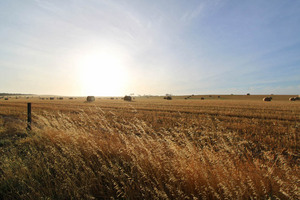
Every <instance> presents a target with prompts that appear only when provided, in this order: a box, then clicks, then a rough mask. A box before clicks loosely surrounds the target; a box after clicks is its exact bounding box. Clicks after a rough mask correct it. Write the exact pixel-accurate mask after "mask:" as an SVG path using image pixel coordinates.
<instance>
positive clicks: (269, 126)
mask: <svg viewBox="0 0 300 200" xmlns="http://www.w3.org/2000/svg"><path fill="white" fill-rule="evenodd" d="M201 97H204V98H205V100H201ZM184 98H185V96H180V97H174V98H173V100H171V101H168V100H164V99H163V98H162V97H140V98H138V97H137V98H135V99H134V101H132V102H125V101H123V100H122V99H120V98H118V99H116V98H114V99H113V100H112V99H109V98H101V99H100V98H96V101H95V102H92V103H86V102H85V99H84V98H76V99H72V100H70V99H68V98H65V99H64V100H57V99H55V100H49V98H48V99H47V98H46V97H45V100H41V99H40V98H38V97H33V98H29V99H26V98H18V99H15V98H10V99H9V100H8V101H5V100H3V99H1V100H0V153H1V159H0V199H300V170H299V166H300V160H299V158H300V152H299V133H300V102H299V101H295V102H290V101H288V98H289V96H284V95H282V96H278V95H274V96H273V100H272V101H271V102H263V101H262V96H259V95H256V96H255V95H250V96H246V95H244V96H242V95H240V96H238V95H223V96H222V95H220V97H218V95H211V96H209V95H206V96H197V95H195V96H192V97H191V98H189V99H187V100H186V99H184ZM27 102H31V103H32V121H33V122H32V131H26V117H27V115H26V114H27V110H26V106H27V105H26V103H27Z"/></svg>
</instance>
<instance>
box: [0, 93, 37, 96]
mask: <svg viewBox="0 0 300 200" xmlns="http://www.w3.org/2000/svg"><path fill="white" fill-rule="evenodd" d="M17 95H18V96H20V95H32V94H21V93H0V96H17Z"/></svg>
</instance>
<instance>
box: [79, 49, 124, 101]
mask: <svg viewBox="0 0 300 200" xmlns="http://www.w3.org/2000/svg"><path fill="white" fill-rule="evenodd" d="M123 57H124V56H122V55H120V54H118V53H116V52H112V51H96V52H90V53H88V54H86V55H84V56H83V57H81V58H80V60H79V63H78V64H79V77H80V86H81V93H82V94H84V95H94V96H118V95H123V90H124V87H125V85H126V81H127V73H126V70H125V63H124V59H123Z"/></svg>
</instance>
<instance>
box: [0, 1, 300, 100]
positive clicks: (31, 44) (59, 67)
mask: <svg viewBox="0 0 300 200" xmlns="http://www.w3.org/2000/svg"><path fill="white" fill-rule="evenodd" d="M299 91H300V1H296V0H272V1H267V0H245V1H240V0H189V1H181V0H172V1H171V0H152V1H147V0H122V1H117V0H111V1H109V0H0V93H1V92H10V93H30V94H53V95H66V96H81V95H82V96H83V95H95V96H122V95H126V94H131V93H134V94H135V95H145V94H146V95H149V94H151V95H163V94H166V93H168V94H173V95H181V94H182V95H183V94H246V93H251V94H299Z"/></svg>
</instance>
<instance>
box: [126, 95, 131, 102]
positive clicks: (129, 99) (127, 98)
mask: <svg viewBox="0 0 300 200" xmlns="http://www.w3.org/2000/svg"><path fill="white" fill-rule="evenodd" d="M124 101H132V97H131V96H127V95H126V96H125V97H124Z"/></svg>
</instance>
